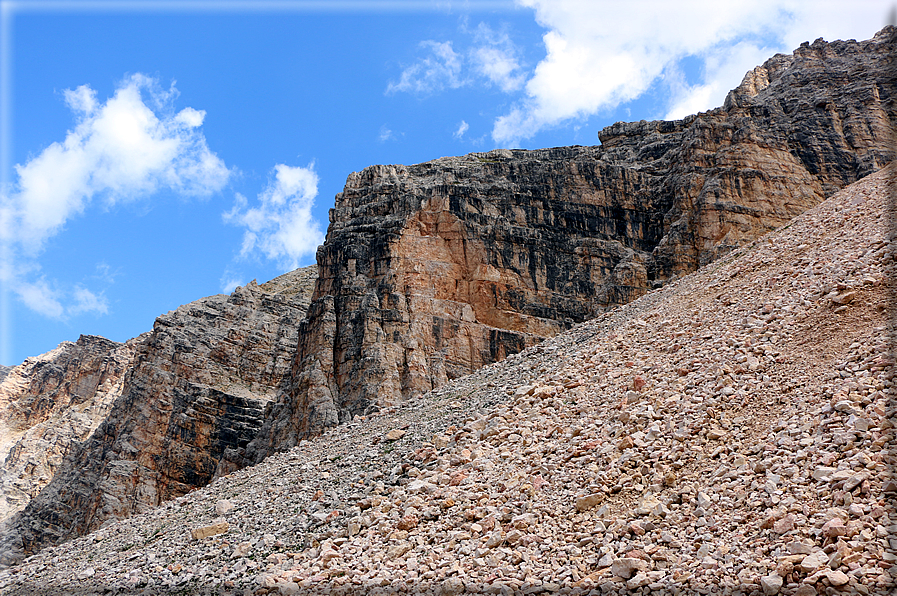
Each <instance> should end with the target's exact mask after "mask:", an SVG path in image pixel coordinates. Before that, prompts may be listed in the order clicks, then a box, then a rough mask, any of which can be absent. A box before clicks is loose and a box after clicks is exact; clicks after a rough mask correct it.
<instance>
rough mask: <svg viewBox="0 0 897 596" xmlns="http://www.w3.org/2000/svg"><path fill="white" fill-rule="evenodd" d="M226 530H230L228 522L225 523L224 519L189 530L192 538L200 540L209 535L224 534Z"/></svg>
mask: <svg viewBox="0 0 897 596" xmlns="http://www.w3.org/2000/svg"><path fill="white" fill-rule="evenodd" d="M228 530H230V524H229V523H227V522H226V521H223V522H217V523H214V524H211V525H208V526H202V527H199V528H194V529H192V530H190V537H191V538H193V540H202V539H203V538H208V537H209V536H217V535H218V534H224V533H225V532H227V531H228Z"/></svg>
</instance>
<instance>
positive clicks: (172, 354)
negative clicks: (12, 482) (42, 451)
mask: <svg viewBox="0 0 897 596" xmlns="http://www.w3.org/2000/svg"><path fill="white" fill-rule="evenodd" d="M313 269H314V268H306V269H300V270H298V271H295V272H293V273H291V274H287V275H285V276H282V277H280V278H277V279H275V280H272V281H271V282H269V283H267V284H264V285H262V286H258V285H256V284H255V282H253V283H251V284H249V285H248V286H245V287H242V288H237V289H236V290H235V291H234V293H233V294H231V295H230V296H225V295H218V296H212V297H209V298H204V299H201V300H197V301H196V302H193V303H190V304H187V305H185V306H182V307H180V308H178V309H177V310H175V311H172V312H170V313H168V314H167V315H163V316H161V317H159V318H158V319H157V320H156V323H155V326H154V328H153V331H152V332H151V333H148V334H146V336H145V339H144V340H143V341H142V342H139V343H138V344H137V346H136V354H135V356H134V363H133V366H132V367H131V368H130V370H129V371H128V372H127V374H126V375H125V376H124V380H123V383H122V387H121V391H120V396H119V397H118V398H117V399H116V400H115V401H114V403H113V404H111V409H110V410H109V412H108V416H107V417H106V418H105V420H104V421H103V422H102V424H100V425H99V427H98V428H97V429H96V431H95V432H94V433H93V434H92V435H91V436H90V437H89V438H88V439H87V440H86V441H85V442H84V443H82V444H72V449H71V451H70V453H69V454H68V455H67V456H66V458H65V460H64V461H63V462H62V464H61V465H60V466H59V469H58V470H57V472H56V474H55V476H54V477H53V479H52V481H51V482H50V483H49V484H48V485H47V486H46V487H45V488H44V489H43V490H42V491H41V492H40V494H38V495H37V496H36V497H34V498H33V499H32V500H31V502H30V503H29V504H28V506H27V507H26V508H25V509H24V511H22V512H21V513H19V514H18V515H16V516H14V517H12V518H10V520H9V521H8V523H7V526H6V528H5V530H6V534H7V535H6V536H5V544H4V545H3V547H4V548H3V549H2V550H3V553H2V556H3V558H4V559H5V560H6V561H11V560H15V559H16V558H17V557H19V556H21V554H22V553H27V552H33V551H34V550H35V549H36V548H38V547H40V546H43V545H46V544H52V543H55V542H58V541H60V540H62V539H65V538H68V537H70V536H72V535H79V534H83V533H86V532H88V531H90V530H92V529H95V528H97V527H99V526H100V525H102V523H103V522H104V521H105V520H107V519H110V518H118V517H125V516H128V515H131V514H133V513H135V512H138V511H143V510H145V509H147V508H150V507H155V506H156V505H158V504H159V503H161V502H162V501H165V500H167V499H170V498H173V497H177V496H180V495H182V494H185V493H186V492H189V491H190V490H192V489H194V488H196V487H199V486H203V485H205V484H207V483H208V482H209V481H210V480H211V479H212V478H214V477H215V475H216V474H217V475H222V474H227V473H229V472H230V471H232V470H233V469H235V467H236V466H238V465H239V463H240V462H242V461H243V458H244V454H243V450H244V449H245V447H246V445H247V444H248V443H249V441H250V440H251V439H252V437H253V436H255V434H256V433H257V431H258V429H259V427H260V426H261V423H262V417H263V414H264V411H265V404H266V403H267V402H269V401H270V400H271V399H272V398H273V396H274V395H275V394H276V393H277V392H279V391H283V390H284V388H285V383H286V381H287V380H288V379H289V372H290V366H291V361H292V358H293V355H294V354H295V352H296V347H297V339H298V335H297V331H298V323H299V321H300V320H301V319H302V318H303V317H304V316H305V311H306V309H307V307H308V301H309V298H310V289H311V284H312V280H313V279H314V275H315V273H314V270H313ZM104 341H105V340H104ZM107 343H109V344H111V345H115V344H112V342H107ZM84 366H85V365H84V363H82V365H81V368H82V369H83V368H84ZM74 368H76V369H78V365H77V363H75V364H74ZM13 374H15V371H14V372H13ZM8 383H9V379H7V382H6V383H4V385H6V384H8Z"/></svg>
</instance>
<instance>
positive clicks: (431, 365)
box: [250, 28, 897, 460]
mask: <svg viewBox="0 0 897 596" xmlns="http://www.w3.org/2000/svg"><path fill="white" fill-rule="evenodd" d="M894 38H895V30H894V29H893V28H887V29H885V30H884V31H882V32H881V33H879V35H878V36H876V38H875V39H873V40H869V41H865V42H860V43H858V42H855V41H847V42H841V41H838V42H833V43H826V42H823V41H822V40H817V41H816V42H814V43H813V44H812V45H810V44H805V45H803V46H801V47H800V48H799V49H797V50H796V51H795V52H794V53H793V54H792V55H790V56H785V55H777V56H775V57H773V58H771V59H770V60H768V61H767V62H766V63H764V64H763V66H760V67H758V68H756V69H754V70H753V71H751V72H750V73H748V75H747V76H746V77H745V79H744V82H743V83H742V84H741V85H740V86H739V87H738V88H737V89H735V90H734V91H732V92H731V93H730V94H729V96H728V97H727V99H726V102H725V105H724V106H723V107H721V108H718V109H715V110H712V111H710V112H705V113H701V114H698V115H696V116H691V117H689V118H686V119H684V120H680V121H675V122H645V121H642V122H637V123H631V124H623V123H620V124H615V125H613V126H611V127H608V128H606V129H604V130H603V131H602V133H601V135H600V139H601V142H602V145H601V146H600V147H566V148H558V149H545V150H537V151H508V150H498V151H491V152H489V153H481V154H471V155H467V156H464V157H452V158H442V159H438V160H436V161H433V162H428V163H424V164H420V165H416V166H374V167H370V168H367V169H365V170H364V171H362V172H360V173H353V174H351V175H350V176H349V178H348V180H347V182H346V187H345V190H344V191H343V192H342V193H340V194H339V195H337V197H336V205H335V208H334V209H333V210H332V212H331V216H330V220H331V224H330V228H329V230H328V233H327V240H326V242H325V244H324V245H323V246H322V247H321V248H320V249H319V252H318V264H319V268H320V277H319V279H318V282H317V286H316V288H315V294H314V300H313V302H312V305H311V307H310V309H309V314H308V319H307V320H306V321H304V322H303V324H302V328H301V331H300V338H301V339H300V345H299V352H298V355H297V358H296V361H295V365H294V370H293V378H292V385H291V386H290V388H289V391H288V393H286V394H285V395H284V396H283V397H282V398H281V399H280V400H279V401H278V403H276V404H275V405H274V406H273V409H272V413H271V415H270V416H269V419H268V420H267V421H266V426H265V428H264V429H263V432H262V433H261V435H260V437H259V439H258V440H257V441H256V442H255V443H254V444H253V445H252V446H251V448H250V451H251V454H252V456H253V458H255V459H256V460H258V459H260V458H261V457H263V456H264V455H266V454H268V453H271V452H272V451H274V450H277V449H283V448H287V447H290V446H292V445H294V444H295V443H296V441H297V440H298V439H299V438H301V437H303V436H307V435H308V434H311V433H315V432H318V431H320V430H321V429H322V428H324V427H326V426H330V425H333V424H336V423H337V422H339V421H344V420H346V419H349V418H351V417H352V416H353V415H355V414H364V413H365V412H368V411H370V410H372V409H375V408H377V407H379V406H382V405H385V404H391V403H394V402H398V401H401V400H403V399H406V398H407V397H409V396H411V395H413V394H416V393H419V392H423V391H428V390H430V389H432V388H434V387H438V386H439V385H441V384H443V383H445V382H446V381H447V380H449V379H453V378H455V377H458V376H461V375H464V374H467V373H469V372H471V371H473V370H475V369H476V368H478V367H480V366H482V365H484V364H488V363H490V362H495V361H497V360H500V359H501V358H502V357H503V356H504V355H506V354H508V353H512V352H517V351H519V350H521V349H522V348H524V347H525V346H528V345H530V344H532V343H534V342H537V341H539V340H541V339H543V338H545V337H549V336H552V335H554V334H556V333H558V332H559V331H561V330H563V329H565V328H566V327H567V326H569V325H570V324H571V323H573V322H579V321H583V320H585V319H587V318H589V317H591V316H594V315H595V314H597V313H599V312H601V311H603V310H605V309H607V308H608V307H611V306H614V305H618V304H622V303H625V302H628V301H630V300H632V299H634V298H636V297H638V296H640V295H642V294H644V293H645V292H647V291H648V290H650V289H651V288H652V287H656V286H657V285H660V284H662V283H663V282H664V281H666V280H669V279H670V278H672V277H674V276H678V275H681V274H683V273H686V272H689V271H693V270H695V269H696V268H697V267H699V266H701V265H703V264H705V263H708V262H710V261H711V260H712V259H714V258H717V257H719V256H720V255H723V254H726V253H727V252H729V251H731V250H732V249H733V248H735V247H737V246H739V245H741V244H743V243H744V242H745V241H748V240H752V239H754V238H756V237H758V236H760V235H762V234H764V233H766V232H768V231H770V230H772V229H774V228H777V227H779V226H781V225H783V224H784V223H786V222H787V221H789V220H790V219H791V218H793V217H794V216H795V215H797V214H799V213H801V212H803V211H804V210H806V209H807V208H809V207H811V206H813V205H815V204H817V203H818V202H820V201H821V200H822V199H823V198H824V197H826V196H828V195H830V194H832V193H833V192H834V191H835V190H837V189H839V188H841V187H843V186H845V185H847V184H849V183H851V182H853V181H855V180H857V179H859V178H861V177H863V176H865V175H867V174H869V173H871V172H873V171H875V170H876V169H878V168H880V167H882V166H883V165H884V164H885V163H887V162H888V161H890V160H891V159H892V157H893V155H892V153H891V150H890V147H891V145H890V143H889V142H888V141H889V131H890V130H891V125H892V123H893V121H894V119H895V115H897V111H895V104H894V100H895V93H897V90H895V85H894V80H893V78H892V77H891V76H890V73H889V71H888V69H889V67H890V61H891V56H893V55H894V50H895V47H894V45H895V43H894V42H895V39H894Z"/></svg>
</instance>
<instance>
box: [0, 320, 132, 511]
mask: <svg viewBox="0 0 897 596" xmlns="http://www.w3.org/2000/svg"><path fill="white" fill-rule="evenodd" d="M143 339H145V336H140V337H137V338H135V339H132V340H131V341H129V342H128V343H126V344H120V343H117V342H114V341H110V340H108V339H105V338H103V337H97V336H90V335H82V336H81V337H80V338H79V339H78V341H77V342H76V343H72V342H64V343H62V344H60V346H59V347H58V348H56V349H55V350H52V351H50V352H48V353H46V354H43V355H41V356H38V357H35V358H29V359H27V360H26V361H25V362H23V363H22V364H20V365H19V366H16V367H13V368H11V369H9V371H8V374H7V375H6V376H5V377H4V378H3V379H0V459H2V464H0V521H2V520H5V519H6V518H8V517H9V516H10V515H11V514H13V513H15V512H17V511H20V510H22V509H23V508H24V507H25V505H27V504H28V502H29V501H30V500H31V499H32V498H33V497H34V496H35V495H37V494H38V493H39V492H40V491H41V489H43V488H44V486H46V485H47V483H48V482H50V479H51V478H52V477H53V475H54V474H55V472H56V469H57V468H58V467H59V464H60V463H61V462H62V459H63V457H64V456H65V454H66V453H68V451H69V450H70V449H71V448H73V447H74V446H75V445H77V444H78V442H79V441H83V440H85V439H86V438H87V437H89V436H90V434H91V433H93V431H95V430H96V428H97V427H98V426H99V425H100V423H101V422H102V421H103V420H104V419H105V418H106V416H107V415H108V414H109V409H110V408H111V407H112V402H114V401H115V399H116V398H117V397H118V396H120V395H121V391H122V385H123V383H124V376H125V373H126V372H127V370H128V369H129V368H130V367H131V365H132V364H133V363H134V356H135V351H136V349H137V346H138V345H139V344H140V343H141V342H142V341H143Z"/></svg>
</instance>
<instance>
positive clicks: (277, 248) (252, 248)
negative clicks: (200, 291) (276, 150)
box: [223, 164, 324, 285]
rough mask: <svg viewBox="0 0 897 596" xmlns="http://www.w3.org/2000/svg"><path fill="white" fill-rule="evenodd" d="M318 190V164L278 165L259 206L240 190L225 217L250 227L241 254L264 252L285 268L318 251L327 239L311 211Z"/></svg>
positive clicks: (294, 265)
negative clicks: (241, 193)
mask: <svg viewBox="0 0 897 596" xmlns="http://www.w3.org/2000/svg"><path fill="white" fill-rule="evenodd" d="M317 194H318V175H317V173H315V171H314V164H309V166H308V167H305V168H303V167H291V166H287V165H284V164H278V165H276V166H274V178H273V180H271V181H270V182H269V183H268V186H267V187H266V188H265V190H264V191H262V192H261V193H260V194H259V195H258V204H257V206H254V207H250V206H249V202H248V200H247V199H246V197H244V196H243V195H240V194H238V195H237V197H236V203H235V205H234V207H233V209H231V211H229V212H227V213H225V214H224V215H223V218H224V221H225V222H227V223H231V224H234V225H239V226H243V227H245V228H246V231H245V232H244V234H243V244H242V247H241V249H240V255H241V256H242V257H248V256H249V255H251V254H254V253H258V252H260V253H261V254H262V255H264V256H265V257H266V258H268V259H271V260H273V261H276V262H277V263H278V264H279V265H280V266H281V267H282V268H283V269H284V270H292V269H296V268H297V267H298V266H299V260H300V259H301V258H302V257H304V256H306V255H310V254H314V253H315V251H316V250H317V247H318V245H320V244H321V243H322V242H323V241H324V234H322V233H321V229H320V226H319V225H318V222H317V221H316V220H315V219H314V218H313V217H312V214H311V208H312V205H313V204H314V198H315V197H316V196H317ZM228 285H229V284H228Z"/></svg>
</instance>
